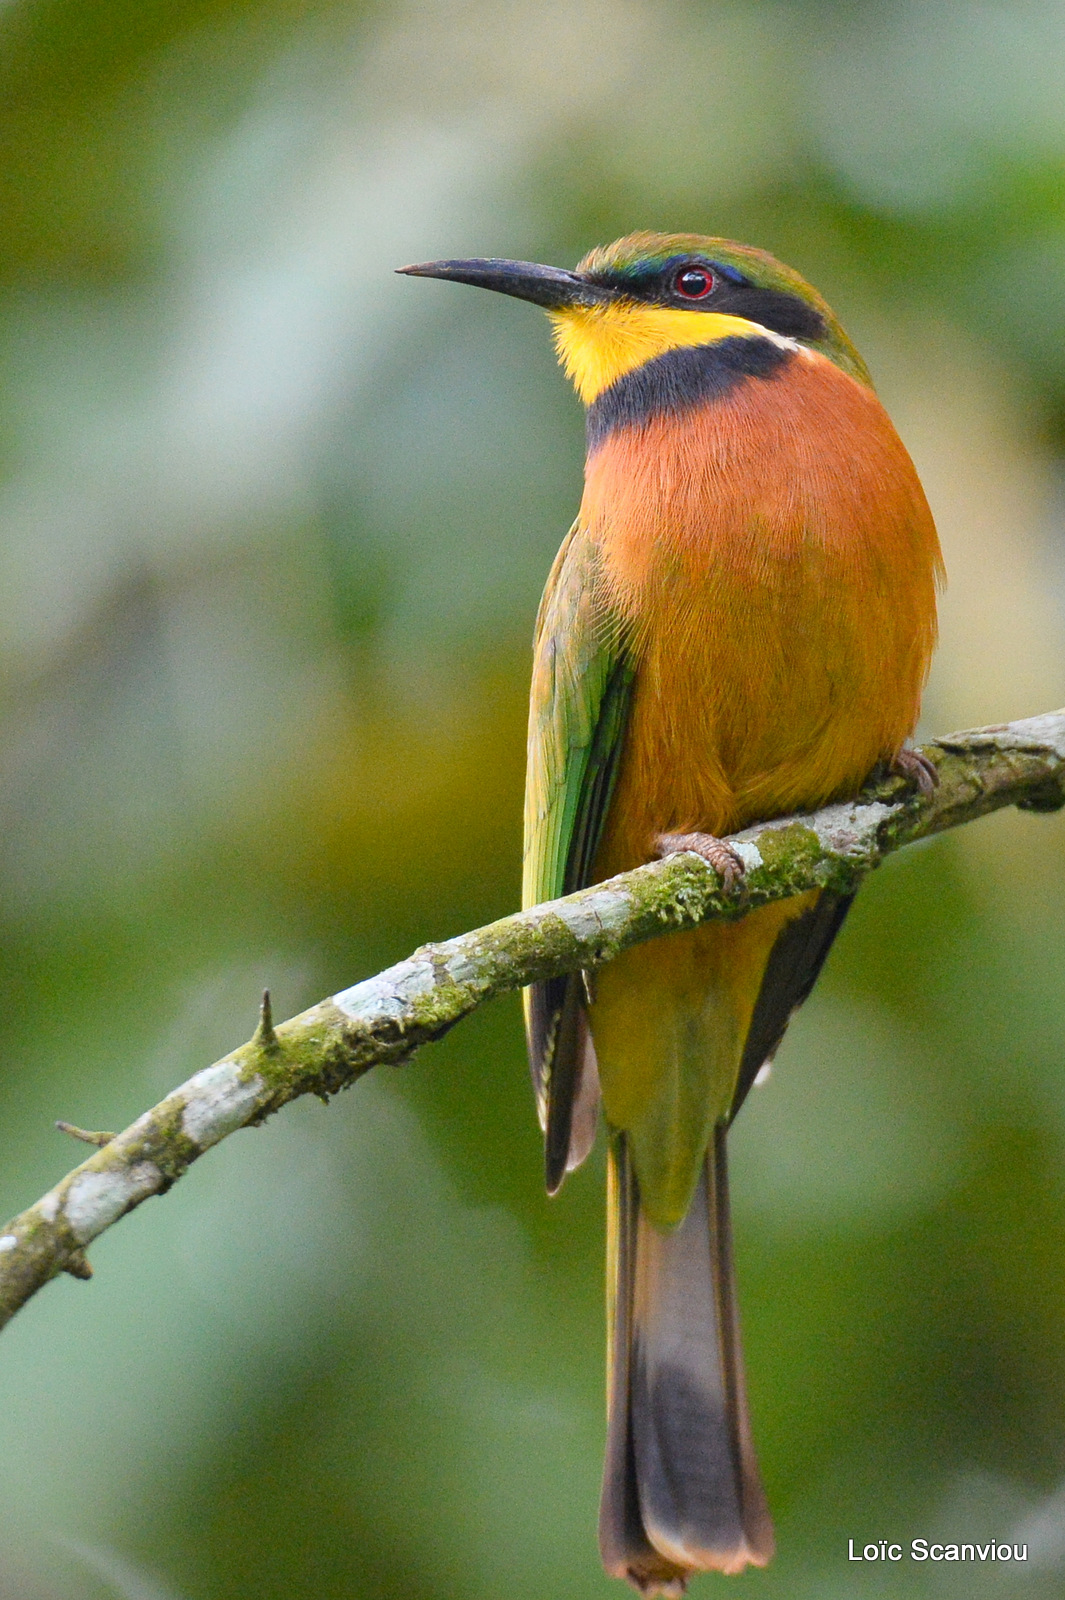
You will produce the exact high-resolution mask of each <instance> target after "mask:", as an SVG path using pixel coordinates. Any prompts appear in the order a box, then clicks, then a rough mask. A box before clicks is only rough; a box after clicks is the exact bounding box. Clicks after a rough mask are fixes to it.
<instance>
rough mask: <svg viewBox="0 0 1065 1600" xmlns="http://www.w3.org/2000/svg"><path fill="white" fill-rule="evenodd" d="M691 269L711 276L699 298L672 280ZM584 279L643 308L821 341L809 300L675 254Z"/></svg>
mask: <svg viewBox="0 0 1065 1600" xmlns="http://www.w3.org/2000/svg"><path fill="white" fill-rule="evenodd" d="M690 271H697V272H705V273H708V274H710V275H711V276H712V278H713V280H714V282H713V287H712V288H711V289H710V290H708V291H707V292H706V293H705V294H700V295H690V294H683V293H681V291H680V290H679V289H678V287H677V279H678V277H679V276H680V275H681V274H682V273H685V272H690ZM588 277H589V281H590V282H592V283H597V284H601V285H602V286H603V287H604V288H607V289H614V290H616V291H617V292H618V294H620V295H622V296H623V297H624V298H626V299H632V300H638V301H643V302H644V303H645V304H650V305H659V306H683V307H685V309H688V310H690V311H692V312H704V311H722V312H726V313H728V314H729V315H730V316H735V317H744V318H746V319H747V320H748V321H750V322H757V323H760V324H761V326H762V327H763V328H769V329H770V330H771V331H772V332H774V333H782V334H784V335H785V336H786V337H788V338H792V339H823V338H824V337H825V334H826V324H825V319H824V317H823V316H822V315H821V313H820V311H818V310H817V308H816V307H815V306H812V305H810V303H809V301H808V300H804V299H803V298H802V297H801V296H800V295H797V294H792V293H790V292H789V291H788V290H786V289H769V288H761V287H759V285H758V284H754V283H751V282H750V280H749V279H747V278H745V277H743V275H742V274H741V273H740V272H739V271H738V269H737V268H735V267H730V266H725V265H724V264H723V263H721V262H719V261H709V260H706V259H705V258H702V257H698V256H695V257H692V256H688V257H684V256H674V257H673V259H672V260H671V261H659V262H646V263H644V262H640V263H638V264H637V265H636V266H634V267H629V268H627V269H625V270H624V271H622V270H620V269H615V270H612V271H604V272H592V273H589V274H588Z"/></svg>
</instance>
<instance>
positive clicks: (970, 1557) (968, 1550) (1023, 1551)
mask: <svg viewBox="0 0 1065 1600" xmlns="http://www.w3.org/2000/svg"><path fill="white" fill-rule="evenodd" d="M907 1556H908V1557H909V1559H910V1560H911V1561H1027V1560H1028V1546H1027V1545H1026V1544H1004V1543H1003V1542H1002V1541H1001V1540H998V1539H989V1540H988V1541H987V1542H986V1543H983V1544H981V1543H979V1542H977V1543H973V1544H968V1543H966V1544H947V1543H943V1544H940V1543H938V1542H935V1541H932V1540H929V1539H911V1540H910V1541H909V1543H908V1544H898V1543H893V1542H892V1541H891V1540H889V1539H878V1540H877V1541H876V1542H875V1544H865V1545H858V1546H856V1545H855V1542H854V1540H853V1539H848V1540H847V1559H848V1561H904V1560H905V1559H906V1558H907Z"/></svg>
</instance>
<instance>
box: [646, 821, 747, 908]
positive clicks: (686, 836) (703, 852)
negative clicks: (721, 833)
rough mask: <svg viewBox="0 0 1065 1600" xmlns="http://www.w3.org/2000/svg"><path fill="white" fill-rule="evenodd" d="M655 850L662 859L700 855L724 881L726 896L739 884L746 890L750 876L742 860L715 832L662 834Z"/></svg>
mask: <svg viewBox="0 0 1065 1600" xmlns="http://www.w3.org/2000/svg"><path fill="white" fill-rule="evenodd" d="M655 849H656V850H657V852H658V854H659V855H660V856H679V855H687V854H690V855H696V856H701V857H702V859H703V860H704V861H705V862H706V863H707V865H708V866H711V867H713V869H714V871H715V872H716V873H717V875H718V877H719V878H720V879H721V887H722V889H723V890H724V892H725V893H726V894H731V893H732V891H733V889H735V888H736V885H737V884H739V885H740V887H741V888H742V887H743V882H744V878H745V877H746V874H747V866H746V863H745V862H744V860H743V857H742V856H741V855H740V854H739V853H738V852H737V851H735V850H733V848H732V846H731V845H730V844H726V843H725V841H724V839H717V838H715V836H714V835H713V834H712V833H660V834H659V835H658V836H657V838H656V839H655Z"/></svg>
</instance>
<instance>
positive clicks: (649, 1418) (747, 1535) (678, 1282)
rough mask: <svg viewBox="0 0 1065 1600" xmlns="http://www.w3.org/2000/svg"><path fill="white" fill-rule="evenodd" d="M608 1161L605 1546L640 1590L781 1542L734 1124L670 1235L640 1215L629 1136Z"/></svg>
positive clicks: (669, 1589) (728, 1566)
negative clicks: (743, 1277) (765, 1458)
mask: <svg viewBox="0 0 1065 1600" xmlns="http://www.w3.org/2000/svg"><path fill="white" fill-rule="evenodd" d="M610 1161H611V1182H610V1191H609V1200H610V1210H611V1244H610V1256H611V1260H610V1263H609V1266H610V1270H611V1278H612V1311H611V1319H610V1321H611V1328H610V1369H611V1371H610V1385H609V1395H608V1407H609V1411H608V1426H607V1453H606V1469H605V1474H604V1481H603V1498H602V1503H601V1507H600V1519H599V1541H600V1549H601V1551H602V1556H603V1562H604V1565H605V1566H606V1569H607V1571H608V1572H610V1573H611V1574H612V1575H614V1576H616V1577H623V1578H627V1579H628V1580H629V1582H630V1583H631V1584H632V1585H633V1587H634V1588H636V1589H638V1590H639V1591H640V1592H641V1593H642V1594H646V1595H666V1596H677V1595H680V1594H683V1592H684V1587H685V1583H686V1580H687V1577H688V1575H689V1574H690V1573H692V1572H701V1571H706V1570H711V1569H712V1570H716V1571H719V1572H741V1571H742V1570H743V1568H744V1567H746V1566H748V1565H754V1566H764V1565H765V1564H766V1562H767V1561H768V1560H769V1559H770V1557H771V1555H772V1553H773V1530H772V1525H771V1523H770V1520H769V1512H768V1509H767V1506H766V1501H765V1495H764V1493H763V1490H762V1485H761V1481H760V1479H759V1476H758V1468H757V1464H756V1462H755V1457H754V1449H753V1445H752V1443H751V1436H750V1423H749V1419H748V1414H747V1400H746V1391H745V1386H744V1376H743V1361H742V1356H741V1353H740V1339H739V1316H738V1312H737V1308H736V1293H735V1283H734V1279H733V1272H732V1250H731V1240H730V1229H729V1211H728V1189H727V1183H728V1179H727V1169H726V1162H725V1130H724V1128H719V1129H718V1130H717V1132H716V1134H715V1138H714V1141H713V1144H712V1146H711V1149H710V1151H709V1152H708V1153H707V1158H706V1163H705V1166H704V1170H703V1174H702V1177H701V1178H700V1181H699V1186H698V1188H697V1190H696V1192H695V1197H694V1199H693V1200H692V1204H691V1208H690V1209H689V1212H688V1215H687V1217H686V1218H685V1220H684V1221H683V1222H682V1223H681V1225H680V1227H679V1228H677V1229H676V1230H675V1231H674V1232H672V1233H663V1232H660V1231H659V1230H658V1229H657V1228H655V1227H654V1226H653V1225H652V1224H651V1223H650V1222H648V1220H647V1218H646V1217H645V1216H644V1215H643V1214H642V1212H641V1210H640V1204H639V1192H638V1185H637V1182H636V1176H635V1174H634V1172H633V1171H632V1167H631V1161H630V1159H629V1155H628V1151H627V1149H626V1147H625V1140H624V1138H623V1137H622V1136H615V1138H614V1140H613V1141H612V1146H611V1157H610Z"/></svg>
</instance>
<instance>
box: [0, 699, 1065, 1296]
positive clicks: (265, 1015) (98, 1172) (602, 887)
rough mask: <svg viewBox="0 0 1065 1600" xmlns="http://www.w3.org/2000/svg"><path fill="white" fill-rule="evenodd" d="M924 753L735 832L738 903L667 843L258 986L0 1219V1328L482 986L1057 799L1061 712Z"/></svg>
mask: <svg viewBox="0 0 1065 1600" xmlns="http://www.w3.org/2000/svg"><path fill="white" fill-rule="evenodd" d="M924 754H925V755H926V756H928V758H929V760H930V761H931V762H932V763H933V764H934V766H935V767H936V769H937V772H938V776H939V783H938V785H937V787H936V789H935V790H934V792H933V793H932V794H930V795H927V796H923V795H917V794H914V793H913V792H912V790H911V789H910V788H909V787H908V786H907V785H906V784H905V783H904V782H903V781H902V780H900V779H899V778H888V779H886V780H885V781H884V782H882V783H878V784H876V785H873V786H871V787H869V788H868V789H867V790H866V791H865V792H864V793H863V794H862V795H861V796H859V798H858V799H857V800H854V801H850V802H846V803H844V804H840V805H833V806H828V807H826V808H825V809H824V810H823V811H819V812H817V813H816V814H815V815H812V816H803V817H790V818H783V819H781V820H778V821H775V822H770V823H763V824H760V825H759V826H757V827H753V828H748V829H746V830H745V831H744V832H743V833H740V834H737V835H736V836H734V838H733V839H732V841H731V843H732V844H733V845H734V846H735V848H736V850H737V851H738V852H739V854H740V855H741V856H742V857H743V860H744V862H745V864H746V868H747V872H746V883H745V891H744V893H743V898H742V900H738V899H737V897H736V896H735V895H734V894H733V895H727V894H725V893H724V892H723V890H722V886H721V882H720V879H719V878H718V876H717V874H716V873H715V872H714V871H713V869H712V868H711V867H709V866H707V865H706V864H705V863H704V862H703V861H702V860H701V859H700V858H699V857H697V856H694V855H683V856H673V857H670V858H669V859H668V860H665V861H656V862H653V863H652V864H651V865H649V866H644V867H639V868H637V869H636V870H635V871H634V872H626V873H622V874H621V875H620V876H619V877H616V878H611V879H610V880H609V881H608V882H607V883H601V884H597V885H595V886H594V887H593V888H589V889H583V890H581V891H580V893H578V894H572V895H568V896H567V897H566V898H565V899H563V900H554V901H552V902H550V903H549V904H547V905H542V906H536V907H534V908H533V909H532V910H530V911H524V912H521V913H520V914H518V915H515V916H511V917H504V918H503V919H502V920H501V921H499V922H493V923H491V924H490V925H489V926H488V927H485V928H478V929H477V930H476V931H475V932H473V933H465V934H461V935H460V936H459V937H458V938H455V939H448V940H445V941H444V942H443V943H441V944H431V945H425V946H423V948H422V949H420V950H416V951H415V953H414V954H413V955H412V956H410V957H409V958H408V959H407V960H406V961H401V962H399V963H398V965H396V966H394V967H389V968H388V970H387V971H386V972H382V973H379V974H378V975H377V977H374V978H367V979H366V980H365V981H364V982H362V983H357V984H356V985H355V986H354V987H353V988H351V989H345V990H344V991H343V993H341V994H337V995H334V996H333V997H332V998H331V999H328V1000H323V1001H321V1002H320V1003H319V1004H318V1005H316V1006H312V1007H311V1009H310V1010H309V1011H304V1012H302V1013H301V1014H300V1015H299V1016H298V1017H293V1018H292V1019H291V1021H289V1022H282V1023H279V1024H278V1025H277V1027H276V1028H275V1026H274V1023H273V1021H272V1018H271V1015H270V1005H269V998H268V997H264V1001H263V1008H262V1014H261V1016H260V1020H259V1026H258V1028H257V1029H256V1031H255V1034H254V1036H253V1038H252V1039H251V1040H250V1041H249V1042H248V1043H247V1044H245V1045H242V1046H241V1047H240V1048H239V1049H238V1050H234V1051H233V1052H232V1053H231V1054H230V1055H228V1056H225V1057H223V1059H222V1060H221V1061H217V1062H215V1064H214V1065H213V1066H209V1067H206V1068H204V1070H203V1071H202V1072H198V1073H197V1074H196V1076H195V1077H193V1078H190V1079H189V1081H188V1082H187V1083H184V1084H182V1085H181V1087H180V1088H178V1089H175V1090H174V1091H173V1092H172V1093H171V1094H169V1095H167V1097H166V1099H165V1100H162V1101H161V1102H160V1103H159V1105H157V1106H154V1107H153V1108H152V1109H151V1110H150V1111H146V1112H145V1113H144V1115H143V1116H141V1117H139V1118H138V1119H137V1121H136V1122H134V1123H133V1124H132V1126H131V1127H129V1128H127V1129H126V1130H125V1131H124V1132H123V1133H119V1134H116V1135H114V1137H111V1136H109V1135H106V1134H90V1135H88V1136H87V1137H88V1138H89V1139H90V1141H91V1142H99V1141H104V1142H103V1144H102V1147H101V1148H100V1149H98V1150H97V1151H96V1153H95V1154H93V1155H92V1156H90V1157H89V1159H88V1160H87V1161H85V1162H83V1163H82V1165H81V1166H80V1167H77V1168H76V1169H75V1170H74V1171H73V1172H70V1173H68V1174H67V1176H66V1177H65V1178H63V1179H62V1181H61V1182H60V1183H58V1184H56V1186H55V1188H54V1189H50V1190H49V1192H48V1193H47V1194H46V1195H45V1196H44V1197H43V1199H41V1200H38V1201H37V1203H36V1205H33V1206H30V1208H29V1210H27V1211H24V1212H22V1214H21V1215H20V1216H18V1217H15V1218H14V1219H13V1221H11V1222H10V1223H8V1224H7V1226H6V1227H5V1228H4V1229H3V1230H0V1327H2V1326H3V1325H4V1324H5V1323H6V1322H8V1321H9V1320H10V1318H11V1317H13V1316H14V1314H15V1312H16V1311H18V1310H19V1308H20V1307H21V1306H23V1305H25V1303H26V1301H27V1300H28V1299H29V1298H30V1297H31V1295H33V1294H35V1293H36V1292H37V1290H38V1289H40V1288H41V1287H42V1286H43V1285H44V1284H46V1283H47V1282H48V1281H49V1279H51V1278H54V1277H56V1276H57V1274H59V1273H60V1272H69V1273H72V1274H73V1275H74V1276H75V1277H80V1278H85V1277H89V1276H91V1269H90V1267H89V1264H88V1262H87V1260H86V1257H85V1249H86V1246H87V1245H89V1244H90V1243H91V1242H92V1240H94V1239H96V1238H97V1237H98V1236H99V1235H100V1234H101V1233H103V1231H104V1230H105V1228H109V1227H110V1226H111V1224H112V1223H114V1222H117V1221H118V1219H119V1218H120V1217H123V1216H125V1214H126V1213H127V1212H128V1211H132V1210H133V1208H134V1206H138V1205H140V1203H141V1202H142V1201H143V1200H147V1199H148V1198H149V1196H151V1195H156V1194H163V1193H165V1192H166V1190H167V1189H169V1188H170V1186H171V1184H173V1183H175V1182H176V1181H177V1179H178V1178H180V1177H181V1176H182V1175H183V1174H184V1173H185V1172H186V1171H187V1170H188V1168H189V1167H190V1166H191V1165H192V1163H193V1162H194V1161H196V1160H197V1159H198V1158H199V1157H200V1156H202V1155H203V1154H204V1152H205V1151H207V1150H209V1149H210V1148H211V1146H212V1145H215V1144H217V1143H218V1142H219V1141H220V1140H221V1139H224V1138H225V1137H226V1136H227V1134H230V1133H235V1132H236V1130H237V1129H238V1128H243V1127H247V1126H248V1125H249V1124H252V1123H257V1122H261V1121H262V1120H263V1119H264V1118H265V1117H268V1116H270V1115H271V1114H272V1113H273V1112H275V1111H278V1110H279V1109H280V1108H281V1107H282V1106H283V1105H285V1104H287V1102H288V1101H289V1100H295V1099H296V1098H297V1096H299V1095H304V1094H316V1095H320V1096H322V1097H323V1098H325V1097H328V1096H329V1095H332V1094H336V1092H337V1091H338V1090H339V1089H343V1088H346V1087H347V1085H348V1084H350V1083H353V1082H354V1081H355V1079H356V1078H359V1077H361V1076H362V1074H363V1073H364V1072H367V1071H369V1069H370V1068H371V1067H373V1066H376V1065H377V1063H378V1062H382V1061H391V1062H399V1061H403V1060H406V1058H407V1057H408V1056H410V1055H411V1054H412V1053H413V1052H414V1051H415V1050H417V1049H418V1048H419V1047H420V1046H421V1045H423V1044H427V1043H428V1042H429V1041H430V1040H432V1039H439V1038H440V1037H441V1035H442V1034H444V1033H446V1032H447V1030H448V1029H449V1028H450V1027H452V1026H453V1025H454V1024H455V1023H456V1022H458V1021H459V1019H460V1018H461V1017H464V1016H466V1015H467V1014H468V1013H469V1012H470V1011H473V1010H474V1009H475V1008H476V1007H477V1006H479V1005H480V1004H481V1003H482V1002H483V1001H485V1000H489V999H491V998H492V996H493V995H497V994H502V993H504V992H505V991H507V990H509V989H517V988H520V987H521V986H522V985H524V984H527V983H531V982H533V981H535V980H536V979H540V978H550V977H554V976H556V975H558V974H560V973H564V972H572V971H575V970H576V969H577V968H579V967H584V968H592V967H596V966H599V965H600V964H601V963H602V962H604V961H609V960H610V959H611V957H613V956H616V955H617V954H618V953H619V952H620V951H622V950H624V949H626V948H627V947H628V946H629V945H634V944H640V943H642V942H643V941H644V940H647V939H654V938H656V937H659V936H660V935H662V934H665V933H676V932H680V931H681V930H682V929H686V928H694V927H695V926H697V924H699V923H701V922H705V921H708V920H709V919H710V918H714V917H721V918H735V917H738V916H742V915H743V914H744V913H745V912H747V911H750V910H753V909H754V908H755V907H756V906H760V905H765V904H766V903H767V902H768V901H770V900H779V899H783V898H784V897H785V896H788V895H793V894H798V893H801V892H802V891H803V890H808V889H819V888H827V889H836V890H841V891H844V892H846V891H849V890H852V889H855V888H856V887H857V886H858V884H859V883H860V881H861V879H862V878H863V877H864V876H865V874H866V873H867V872H869V871H870V870H871V869H872V868H873V867H875V866H877V865H878V864H879V863H880V862H881V861H882V860H883V859H884V857H885V856H887V855H889V854H891V852H892V851H894V850H897V849H899V848H900V846H902V845H905V844H909V843H911V842H912V841H914V840H916V839H921V838H926V837H927V836H928V835H929V834H933V833H940V832H942V831H943V830H944V829H946V828H954V827H957V826H959V824H961V823H964V822H972V821H974V820H975V819H976V818H977V817H981V816H984V815H986V813H988V812H990V811H997V810H999V809H1000V808H1001V807H1003V806H1012V805H1016V806H1021V807H1024V808H1025V809H1027V810H1031V811H1053V810H1057V809H1058V808H1059V807H1061V806H1062V805H1065V711H1057V712H1050V713H1047V714H1046V715H1044V716H1040V717H1032V718H1029V719H1028V720H1027V721H1024V722H1013V723H1009V724H1004V725H1002V726H997V727H993V728H978V729H975V730H973V731H971V732H967V733H957V734H952V735H950V736H949V737H947V738H942V739H937V740H935V742H934V743H932V744H931V745H928V746H926V747H925V750H924ZM69 1131H71V1132H76V1133H79V1134H80V1130H75V1129H70V1130H69ZM81 1136H82V1137H85V1136H84V1135H81Z"/></svg>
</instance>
